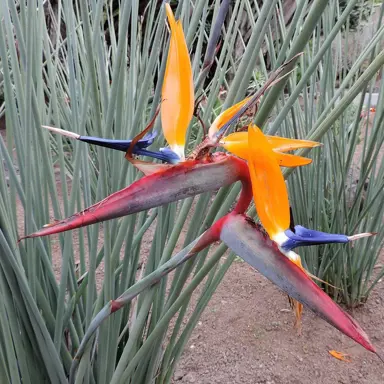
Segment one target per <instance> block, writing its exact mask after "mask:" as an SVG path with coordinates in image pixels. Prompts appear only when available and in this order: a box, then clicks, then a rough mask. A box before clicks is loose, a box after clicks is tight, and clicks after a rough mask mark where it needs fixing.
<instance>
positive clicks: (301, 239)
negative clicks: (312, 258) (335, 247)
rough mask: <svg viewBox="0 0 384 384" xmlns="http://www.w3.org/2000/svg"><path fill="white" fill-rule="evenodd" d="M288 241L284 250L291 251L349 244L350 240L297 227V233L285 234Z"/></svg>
mask: <svg viewBox="0 0 384 384" xmlns="http://www.w3.org/2000/svg"><path fill="white" fill-rule="evenodd" d="M284 233H285V234H286V236H287V237H288V240H287V241H286V242H285V243H283V244H282V246H281V247H282V248H283V249H284V250H286V251H290V250H291V249H294V248H296V247H300V246H309V245H318V244H328V243H348V241H349V239H348V237H347V236H345V235H338V234H333V233H325V232H320V231H315V230H313V229H307V228H305V227H302V226H301V225H296V226H295V232H292V231H291V230H290V229H287V230H286V231H285V232H284Z"/></svg>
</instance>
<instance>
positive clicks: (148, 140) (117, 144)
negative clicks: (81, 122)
mask: <svg viewBox="0 0 384 384" xmlns="http://www.w3.org/2000/svg"><path fill="white" fill-rule="evenodd" d="M156 135H157V133H156V131H153V132H151V133H148V134H146V135H145V136H144V137H143V138H142V139H141V140H139V141H138V142H137V143H136V145H135V148H134V150H133V153H135V150H136V149H138V148H147V147H149V146H150V145H151V144H152V143H153V141H154V139H155V137H156ZM79 140H80V141H84V142H85V143H88V144H94V145H100V146H101V147H106V148H110V149H116V150H118V151H122V152H126V151H127V150H128V148H129V146H130V145H131V143H132V140H113V139H102V138H100V137H93V136H80V137H79Z"/></svg>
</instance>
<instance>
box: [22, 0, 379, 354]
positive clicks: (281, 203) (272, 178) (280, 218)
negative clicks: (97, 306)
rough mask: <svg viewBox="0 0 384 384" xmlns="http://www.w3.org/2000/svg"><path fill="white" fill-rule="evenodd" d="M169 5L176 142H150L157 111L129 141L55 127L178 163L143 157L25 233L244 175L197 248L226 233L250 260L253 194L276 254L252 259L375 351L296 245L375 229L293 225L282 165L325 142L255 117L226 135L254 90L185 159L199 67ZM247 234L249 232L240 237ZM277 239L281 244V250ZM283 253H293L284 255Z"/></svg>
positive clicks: (72, 224)
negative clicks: (157, 145)
mask: <svg viewBox="0 0 384 384" xmlns="http://www.w3.org/2000/svg"><path fill="white" fill-rule="evenodd" d="M165 6H166V12H167V18H168V22H169V26H170V30H171V38H170V47H169V52H168V59H167V67H166V72H165V78H164V85H163V90H162V98H163V102H162V104H161V120H162V126H163V132H164V136H165V138H166V140H167V142H168V144H169V146H170V149H163V150H162V151H160V152H152V151H148V150H147V149H146V148H147V147H148V146H149V145H150V144H151V143H152V142H153V140H154V136H155V134H154V133H152V134H148V133H147V131H148V130H149V129H150V128H151V127H152V125H153V122H154V119H153V121H152V122H151V123H150V124H149V126H148V127H147V129H146V130H145V131H144V133H143V134H141V135H139V136H138V137H136V138H135V139H133V140H123V141H121V140H107V139H100V138H89V137H84V136H79V135H76V134H73V133H68V131H63V130H60V129H57V128H50V129H52V130H54V131H55V132H57V133H61V134H64V135H66V136H70V137H72V138H75V139H78V140H82V141H85V142H88V143H92V144H97V145H103V146H107V147H109V148H112V149H117V150H122V151H127V158H128V159H129V160H131V161H132V162H133V164H134V165H136V166H138V165H139V164H140V165H139V166H141V165H142V163H144V162H139V163H135V161H136V160H132V157H131V156H132V154H137V155H144V156H152V157H155V158H158V159H160V160H163V161H166V162H168V163H176V164H168V165H166V166H165V165H164V166H163V167H157V166H152V165H151V164H152V163H144V165H145V164H149V165H148V167H149V168H148V167H147V168H145V167H144V168H145V169H146V170H148V169H150V170H149V171H148V172H147V174H148V176H145V177H143V178H142V179H141V180H138V181H136V182H135V183H133V184H132V185H130V186H128V187H126V188H124V189H123V190H121V191H118V192H116V193H114V194H112V195H110V196H108V197H107V198H105V199H104V200H103V201H101V202H99V203H97V204H95V205H93V206H91V207H89V208H87V209H85V210H84V211H82V212H79V213H77V214H75V215H73V216H71V217H69V218H67V219H64V220H61V221H55V222H54V223H52V224H49V225H47V226H44V227H43V228H42V229H41V230H39V231H37V232H36V233H33V234H31V235H28V236H25V238H30V237H39V236H46V235H50V234H54V233H60V232H63V231H67V230H71V229H75V228H80V227H83V226H85V225H90V224H93V223H97V222H100V221H103V220H110V219H112V218H117V217H121V216H125V215H129V214H131V213H135V212H139V211H143V210H146V209H149V208H153V207H157V206H160V205H162V204H166V203H169V202H171V201H176V200H180V199H182V198H185V197H188V196H194V195H196V194H199V193H202V192H206V191H211V190H216V189H218V188H220V187H222V186H225V185H231V184H232V183H234V182H236V181H238V180H240V181H241V182H242V183H243V190H242V194H241V196H240V199H239V201H238V203H237V205H236V207H235V208H234V211H233V212H232V213H230V214H228V215H226V216H225V217H224V218H222V219H220V220H219V221H218V222H217V223H215V224H214V225H213V226H212V227H211V228H210V229H209V230H208V231H207V232H206V234H205V235H204V236H203V237H202V240H201V242H200V245H199V247H197V248H198V249H202V248H203V247H205V246H207V245H209V244H210V243H212V242H213V241H217V240H219V239H222V240H223V241H225V242H226V244H227V245H229V246H230V247H232V249H234V250H235V251H236V250H237V252H238V254H239V256H241V257H243V258H245V259H246V260H249V252H248V251H247V250H246V248H245V246H246V245H249V244H251V243H252V241H253V240H252V236H256V237H257V236H259V235H258V229H257V228H256V229H255V228H254V227H253V226H252V225H251V226H250V227H249V225H248V224H247V223H248V221H249V219H248V218H247V217H246V216H245V215H244V212H245V211H246V209H247V208H248V206H249V203H250V201H251V198H252V195H253V199H254V201H255V206H256V210H257V213H258V216H259V218H260V221H261V223H262V225H263V227H264V229H265V231H266V232H267V233H268V236H269V239H270V240H269V239H267V240H268V241H267V240H266V242H265V250H266V252H267V253H268V252H269V254H270V257H271V259H270V260H267V259H263V258H264V257H265V255H264V253H262V254H260V253H258V250H252V249H251V251H250V252H251V256H252V258H253V259H252V260H253V261H251V265H254V266H260V271H261V272H262V273H264V274H265V275H266V276H267V277H268V278H269V279H270V280H271V281H273V282H274V283H276V284H277V285H278V286H279V287H280V288H282V289H283V290H285V291H286V292H287V293H288V294H290V295H291V296H293V297H295V298H297V299H302V300H303V301H304V302H305V303H306V304H307V305H308V306H309V307H310V308H311V309H313V310H314V311H315V312H316V313H318V314H320V315H321V316H322V317H323V318H324V319H326V320H327V321H328V322H330V323H331V324H332V325H334V326H335V327H337V328H338V329H339V330H341V331H342V332H344V333H345V334H347V335H348V336H349V337H351V338H353V339H354V340H356V341H357V342H359V343H360V344H362V345H363V346H364V347H365V348H367V349H368V350H370V351H373V352H375V349H374V347H373V346H372V344H371V343H370V342H369V340H368V338H367V336H366V335H365V334H364V332H363V331H362V330H361V328H360V327H359V326H358V325H357V323H356V322H354V321H353V320H352V319H351V318H350V317H349V316H348V315H346V314H345V313H344V312H343V311H342V310H341V309H340V308H339V307H338V306H337V305H336V304H335V303H334V302H332V300H331V299H330V298H329V297H328V296H327V295H325V294H324V293H323V292H322V291H321V289H320V288H319V287H318V286H317V285H316V284H313V283H312V281H311V279H310V278H309V276H308V274H306V273H304V271H303V267H302V265H301V260H300V256H299V255H297V254H296V253H295V252H293V251H292V249H293V248H295V247H297V246H303V245H314V244H322V243H332V242H336V243H346V242H348V241H350V240H354V239H357V238H359V237H363V236H370V235H372V234H371V233H367V234H359V235H355V236H350V237H348V236H345V235H338V234H326V233H323V232H318V231H314V230H310V229H306V228H304V227H302V226H299V225H298V226H295V227H294V228H290V205H289V200H288V191H287V188H286V185H285V181H284V177H283V175H282V173H281V170H280V166H290V167H295V166H302V165H306V164H309V163H310V162H311V160H310V159H306V158H303V157H299V156H295V155H290V154H287V153H285V152H288V151H292V150H295V149H298V148H313V147H316V146H318V145H320V144H319V143H316V142H312V141H307V140H296V139H288V138H280V137H275V136H266V135H264V134H263V133H262V132H261V131H260V129H259V128H258V127H256V126H254V125H250V126H249V127H248V131H247V132H235V133H233V134H230V135H228V136H227V137H223V134H222V133H223V132H224V131H225V130H227V125H228V122H229V121H234V120H236V119H238V118H239V117H241V115H242V113H244V109H245V108H246V107H247V106H248V105H249V103H250V101H251V100H252V97H251V98H247V99H245V100H243V101H241V102H239V103H237V104H236V105H234V106H233V107H231V108H229V109H228V110H226V111H224V112H223V113H221V114H220V115H219V116H218V118H216V120H215V121H214V123H213V124H212V126H211V127H210V130H209V134H208V138H207V140H206V143H207V144H206V145H205V144H204V142H203V144H204V145H202V146H200V147H199V148H198V150H196V151H194V152H193V153H192V155H190V156H189V157H187V159H186V160H184V157H185V155H184V148H185V136H186V131H187V128H188V125H189V123H190V121H191V118H192V114H193V109H194V95H193V82H192V70H191V65H190V60H189V55H188V50H187V45H186V43H185V38H184V35H183V31H182V26H181V23H180V21H175V19H174V16H173V14H172V11H171V8H170V6H169V4H166V5H165ZM265 89H267V87H266V88H265ZM216 146H223V147H224V148H226V149H227V150H228V151H230V152H233V153H234V154H235V155H236V156H237V157H234V156H232V155H227V154H224V153H220V152H218V153H214V154H212V155H211V154H210V149H211V148H212V147H216ZM242 159H244V160H242ZM245 160H246V161H245ZM160 165H161V164H160ZM160 165H159V166H160ZM140 169H143V168H140ZM252 192H253V194H252ZM247 220H248V221H247ZM229 227H230V228H232V229H231V230H230V231H229V232H228V233H229V235H226V233H227V232H226V231H227V228H229ZM239 228H243V229H244V233H243V229H241V230H239ZM236 230H238V232H236ZM255 231H256V232H255ZM235 233H237V236H238V237H235V239H234V240H233V239H232V240H231V236H233V235H234V234H235ZM243 235H244V236H243ZM242 236H243V237H244V238H241V239H240V237H242ZM247 236H250V237H247ZM239 241H241V242H243V243H242V244H243V245H242V246H241V247H238V245H239V244H238V242H239ZM275 246H276V247H277V249H278V251H276V250H275V248H274V247H275ZM197 248H196V249H197ZM247 252H248V253H247ZM282 255H284V256H282ZM281 257H283V258H284V259H286V260H288V261H283V260H282V259H281ZM263 260H264V261H263ZM260 263H261V264H260ZM265 263H267V264H268V265H267V264H265ZM269 264H270V265H269ZM265 267H266V269H265ZM297 268H299V269H298V270H297ZM284 273H285V275H286V277H285V279H288V280H284V279H283V280H282V279H281V278H282V276H283V275H284ZM302 287H306V288H305V289H306V290H307V291H305V292H300V289H302ZM116 308H117V307H116ZM295 309H296V316H297V320H298V321H299V319H300V314H301V304H296V305H295Z"/></svg>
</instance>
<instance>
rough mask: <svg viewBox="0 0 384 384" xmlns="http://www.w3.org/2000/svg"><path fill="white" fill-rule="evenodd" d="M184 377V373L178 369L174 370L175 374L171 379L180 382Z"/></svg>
mask: <svg viewBox="0 0 384 384" xmlns="http://www.w3.org/2000/svg"><path fill="white" fill-rule="evenodd" d="M184 376H185V373H184V372H183V371H182V370H180V369H176V371H175V373H174V374H173V378H174V379H175V380H181V379H182V378H183V377H184Z"/></svg>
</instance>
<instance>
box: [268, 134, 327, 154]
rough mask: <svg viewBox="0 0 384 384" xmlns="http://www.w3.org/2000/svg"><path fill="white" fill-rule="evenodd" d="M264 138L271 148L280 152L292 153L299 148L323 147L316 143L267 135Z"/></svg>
mask: <svg viewBox="0 0 384 384" xmlns="http://www.w3.org/2000/svg"><path fill="white" fill-rule="evenodd" d="M266 137H267V139H268V142H269V143H270V144H271V145H272V147H273V148H274V149H277V150H278V151H280V152H288V151H294V150H295V149H299V148H316V147H322V146H323V144H322V143H319V142H317V141H310V140H299V139H290V138H286V137H279V136H268V135H267V136H266Z"/></svg>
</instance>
